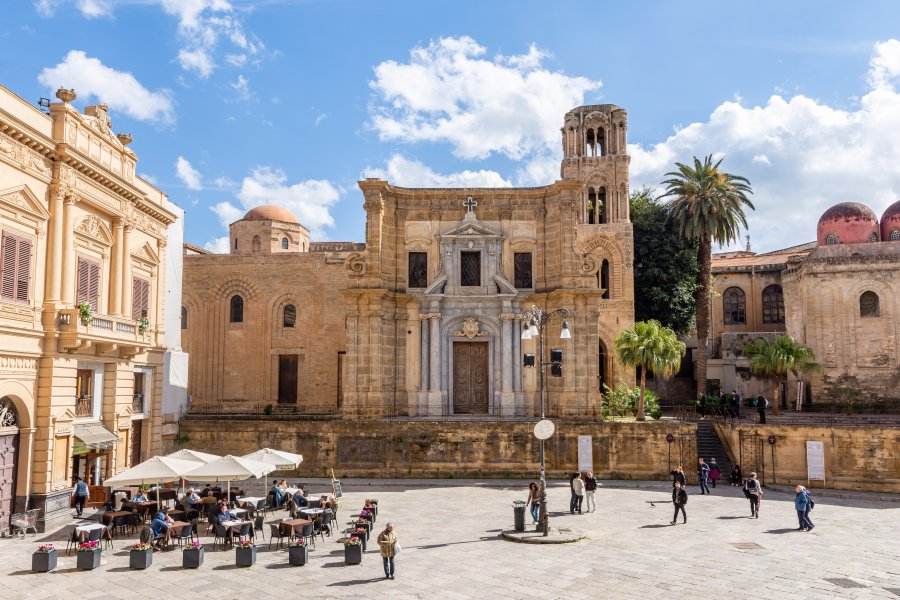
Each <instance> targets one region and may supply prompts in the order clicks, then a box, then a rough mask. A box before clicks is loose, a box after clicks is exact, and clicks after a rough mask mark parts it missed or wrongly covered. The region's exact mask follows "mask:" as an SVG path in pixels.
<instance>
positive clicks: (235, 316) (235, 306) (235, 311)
mask: <svg viewBox="0 0 900 600" xmlns="http://www.w3.org/2000/svg"><path fill="white" fill-rule="evenodd" d="M231 322H232V323H243V322H244V299H243V298H241V297H240V296H232V297H231Z"/></svg>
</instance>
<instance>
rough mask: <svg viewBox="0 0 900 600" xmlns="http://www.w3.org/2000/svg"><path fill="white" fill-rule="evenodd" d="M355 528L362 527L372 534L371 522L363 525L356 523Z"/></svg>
mask: <svg viewBox="0 0 900 600" xmlns="http://www.w3.org/2000/svg"><path fill="white" fill-rule="evenodd" d="M356 527H363V528H365V530H366V531H367V532H369V533H371V532H372V522H371V521H366V522H365V523H356Z"/></svg>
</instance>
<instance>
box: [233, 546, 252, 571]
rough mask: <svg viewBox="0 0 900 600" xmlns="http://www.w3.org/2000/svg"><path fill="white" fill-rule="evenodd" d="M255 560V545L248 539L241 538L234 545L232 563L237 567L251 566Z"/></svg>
mask: <svg viewBox="0 0 900 600" xmlns="http://www.w3.org/2000/svg"><path fill="white" fill-rule="evenodd" d="M255 562H256V545H255V544H254V543H253V542H251V541H250V540H241V541H240V542H238V543H237V545H236V546H235V547H234V564H236V565H237V566H239V567H252V566H253V564H254V563H255Z"/></svg>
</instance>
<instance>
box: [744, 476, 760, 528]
mask: <svg viewBox="0 0 900 600" xmlns="http://www.w3.org/2000/svg"><path fill="white" fill-rule="evenodd" d="M744 495H745V496H747V499H748V500H750V518H751V519H758V518H759V501H760V500H762V496H763V491H762V484H760V483H759V479H757V478H756V473H750V477H749V478H748V479H747V481H746V482H745V483H744Z"/></svg>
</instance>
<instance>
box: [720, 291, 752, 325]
mask: <svg viewBox="0 0 900 600" xmlns="http://www.w3.org/2000/svg"><path fill="white" fill-rule="evenodd" d="M722 307H723V309H724V310H723V312H724V313H725V324H726V325H744V324H746V323H747V304H746V302H745V298H744V290H742V289H741V288H739V287H730V288H728V289H727V290H725V293H724V294H722Z"/></svg>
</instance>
